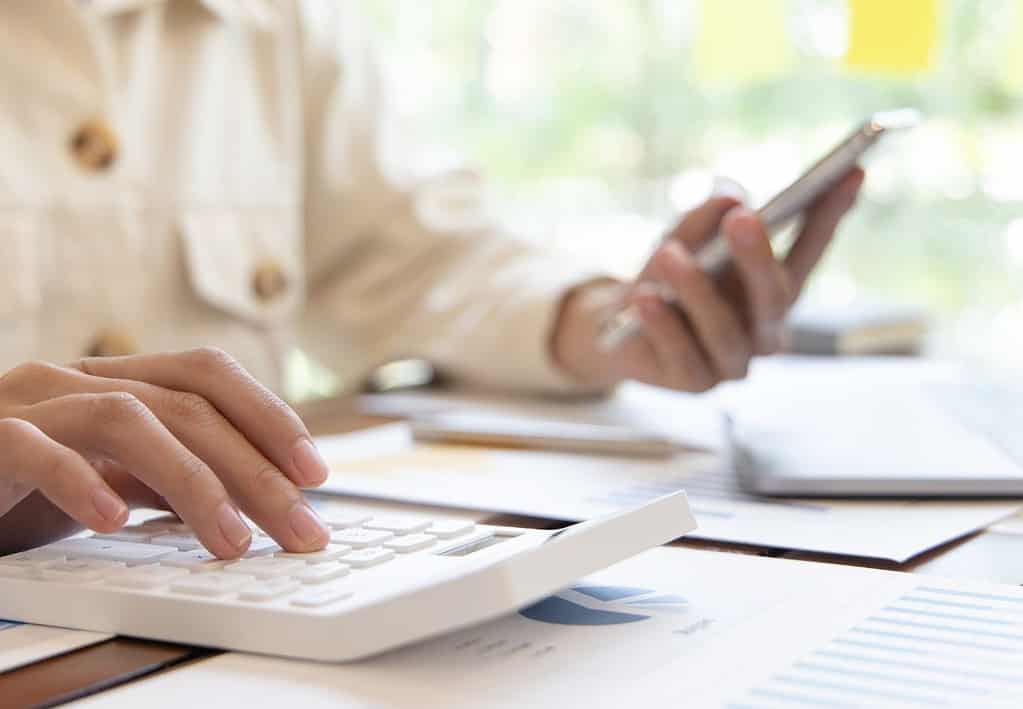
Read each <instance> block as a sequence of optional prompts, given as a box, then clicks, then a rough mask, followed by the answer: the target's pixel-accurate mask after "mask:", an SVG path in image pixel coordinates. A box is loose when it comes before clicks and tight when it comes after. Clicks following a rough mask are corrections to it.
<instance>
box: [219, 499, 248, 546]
mask: <svg viewBox="0 0 1023 709" xmlns="http://www.w3.org/2000/svg"><path fill="white" fill-rule="evenodd" d="M217 526H218V527H220V533H221V534H222V535H223V536H224V539H226V540H227V542H228V544H230V545H231V546H233V547H234V548H235V549H244V548H245V547H246V546H248V544H249V542H250V541H251V540H252V530H251V529H249V525H247V524H245V522H243V521H242V518H241V517H240V516H239V515H238V513H237V512H236V511H235V509H234V508H233V507H231V505H230V504H228V503H227V502H222V503H220V507H219V508H217Z"/></svg>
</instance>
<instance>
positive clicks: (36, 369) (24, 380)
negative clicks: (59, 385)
mask: <svg viewBox="0 0 1023 709" xmlns="http://www.w3.org/2000/svg"><path fill="white" fill-rule="evenodd" d="M63 371H64V370H63V369H62V368H61V367H58V366H57V365H55V364H52V363H51V362H43V361H41V360H33V361H30V362H23V363H21V364H19V365H18V366H16V367H14V368H13V369H10V370H8V371H7V372H6V373H5V374H4V375H3V376H0V387H3V388H10V389H14V391H15V393H17V392H19V391H22V390H24V389H25V388H27V387H30V386H32V385H35V384H38V383H39V382H40V381H45V380H47V379H50V378H52V377H55V376H57V375H59V374H61V373H62V372H63Z"/></svg>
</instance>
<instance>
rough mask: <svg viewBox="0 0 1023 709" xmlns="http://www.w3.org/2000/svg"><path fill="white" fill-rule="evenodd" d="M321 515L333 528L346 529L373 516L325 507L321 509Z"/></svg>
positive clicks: (356, 525)
mask: <svg viewBox="0 0 1023 709" xmlns="http://www.w3.org/2000/svg"><path fill="white" fill-rule="evenodd" d="M319 513H320V517H321V518H322V519H323V521H324V523H325V524H326V525H327V526H328V527H330V528H331V529H345V528H347V527H358V526H359V525H360V524H362V523H363V522H365V521H366V520H369V519H371V518H372V515H368V514H364V513H361V512H344V511H341V510H330V509H324V510H319Z"/></svg>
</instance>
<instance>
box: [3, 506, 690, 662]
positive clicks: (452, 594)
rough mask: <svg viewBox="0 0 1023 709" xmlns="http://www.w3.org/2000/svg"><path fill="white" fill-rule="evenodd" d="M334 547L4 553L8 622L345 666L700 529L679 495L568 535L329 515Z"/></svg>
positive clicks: (154, 535)
mask: <svg viewBox="0 0 1023 709" xmlns="http://www.w3.org/2000/svg"><path fill="white" fill-rule="evenodd" d="M324 520H325V522H326V523H327V524H328V525H329V526H330V527H331V529H332V534H331V544H330V545H329V546H328V547H327V548H326V549H324V550H323V551H318V552H313V553H309V554H290V553H286V552H283V551H282V550H281V549H280V547H278V546H277V544H276V543H275V542H274V541H273V540H272V539H270V538H269V537H267V536H265V535H262V534H260V533H257V534H256V535H255V536H254V537H253V540H252V546H251V548H250V549H249V551H248V552H247V553H246V554H245V556H244V557H243V558H241V559H238V560H236V561H230V562H228V561H221V560H219V559H216V558H215V557H213V556H211V555H210V554H209V553H208V552H207V551H206V550H204V549H203V548H202V545H201V544H200V543H199V541H198V540H197V539H196V537H195V536H193V535H192V533H191V531H190V530H189V529H188V528H187V527H185V526H184V525H182V524H181V523H180V522H176V521H173V520H171V519H169V518H164V519H158V520H154V521H150V522H146V523H144V524H141V525H138V526H132V527H126V528H124V529H122V530H121V531H119V532H117V533H114V534H107V535H94V536H91V537H76V538H71V539H67V540H64V541H61V542H57V543H55V544H50V545H48V546H44V547H39V548H37V549H33V550H30V551H26V552H22V553H19V554H13V555H11V556H5V557H0V618H6V619H9V620H16V621H24V622H28V623H40V624H44V625H56V626H64V627H69V628H76V629H81V630H93V631H99V632H107V633H119V634H122V635H131V636H136V637H141V638H150V639H154V640H164V641H170V642H178V643H186V644H189V645H204V646H209V647H216V648H223V649H228V650H241V651H246V652H257V653H265V654H269V655H284V656H288V657H296V658H304V659H311V660H322V661H328V662H341V661H346V660H355V659H358V658H362V657H366V656H369V655H373V654H376V653H379V652H383V651H385V650H389V649H391V648H395V647H398V646H400V645H405V644H407V643H411V642H415V641H417V640H422V639H424V638H428V637H431V636H433V635H438V634H441V633H446V632H449V631H452V630H455V629H457V628H461V627H464V626H467V625H470V624H473V623H479V622H481V621H485V620H489V619H491V618H495V617H497V616H500V615H503V614H505V613H510V612H512V611H515V610H518V609H519V608H522V607H524V606H527V605H529V604H530V603H533V602H535V601H538V600H540V599H541V598H544V597H545V596H547V595H549V594H552V593H555V592H557V591H559V590H560V589H562V588H564V587H566V586H568V585H569V584H571V583H572V582H573V581H575V580H577V579H578V578H579V577H581V576H584V575H586V574H589V573H592V572H594V571H598V570H599V569H602V568H604V567H606V566H609V565H610V564H613V563H615V562H617V561H621V560H623V559H626V558H628V557H630V556H633V555H634V554H637V553H639V552H641V551H644V550H645V549H648V548H650V547H654V546H658V545H660V544H664V543H666V542H669V541H671V540H673V539H675V538H677V537H680V536H682V535H683V534H685V533H686V532H689V531H691V530H692V529H694V528H695V527H696V522H695V521H694V519H693V517H692V514H691V513H690V511H689V504H688V502H687V500H686V496H685V493H681V492H679V493H675V494H672V495H668V496H665V497H662V498H659V499H657V500H654V501H653V502H650V503H648V504H645V505H643V506H641V507H637V508H635V509H631V510H629V511H627V512H623V513H620V514H615V515H611V516H608V517H603V518H600V519H595V520H591V521H587V522H582V523H579V524H576V525H573V526H571V527H566V528H565V529H562V530H558V531H553V532H552V531H540V530H523V529H515V528H504V527H492V526H485V525H476V524H473V523H471V522H464V521H459V520H430V519H418V518H394V517H371V516H369V515H367V514H357V513H354V512H351V513H340V512H336V511H332V512H327V513H326V514H325V517H324Z"/></svg>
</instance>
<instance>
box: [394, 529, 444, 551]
mask: <svg viewBox="0 0 1023 709" xmlns="http://www.w3.org/2000/svg"><path fill="white" fill-rule="evenodd" d="M436 543H437V537H431V536H430V535H429V534H409V535H407V536H404V537H398V538H397V539H392V540H391V541H389V542H384V546H385V547H387V548H388V549H393V550H394V551H396V552H398V553H399V554H408V553H410V552H413V551H419V550H420V549H426V548H427V547H431V546H433V545H434V544H436Z"/></svg>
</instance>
